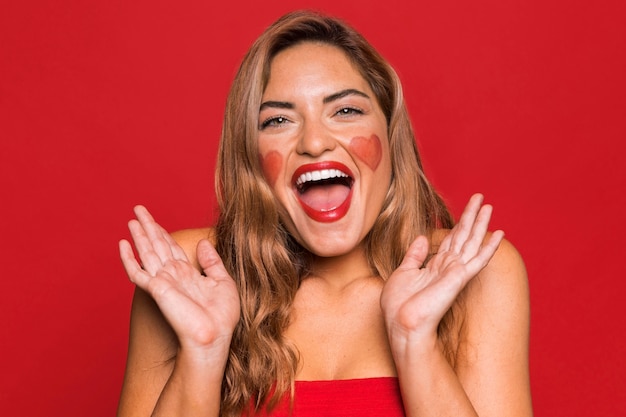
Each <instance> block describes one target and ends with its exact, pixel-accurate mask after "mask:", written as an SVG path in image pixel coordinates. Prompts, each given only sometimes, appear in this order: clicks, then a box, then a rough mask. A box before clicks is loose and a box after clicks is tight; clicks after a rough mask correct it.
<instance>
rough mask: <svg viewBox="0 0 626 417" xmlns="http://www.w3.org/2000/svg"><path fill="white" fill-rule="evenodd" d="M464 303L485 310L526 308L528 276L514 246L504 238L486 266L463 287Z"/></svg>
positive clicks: (487, 311) (488, 311)
mask: <svg viewBox="0 0 626 417" xmlns="http://www.w3.org/2000/svg"><path fill="white" fill-rule="evenodd" d="M467 291H468V300H467V301H468V305H469V307H471V308H473V309H479V310H481V311H484V312H485V313H494V314H495V313H497V312H501V311H503V310H505V311H506V310H510V309H515V308H517V309H520V310H524V313H525V312H526V310H527V309H528V307H527V305H528V277H527V274H526V267H525V265H524V261H523V260H522V257H521V255H520V254H519V252H518V251H517V249H516V248H515V247H514V246H513V245H512V244H511V242H509V241H508V240H506V239H504V240H502V242H501V243H500V247H499V248H498V250H497V251H496V253H495V255H494V256H493V258H491V260H490V261H489V263H488V264H487V266H486V267H485V268H484V269H483V270H482V271H481V272H480V273H479V274H478V276H477V277H476V278H475V279H474V280H472V281H471V282H470V284H469V285H468V288H467Z"/></svg>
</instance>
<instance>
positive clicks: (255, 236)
mask: <svg viewBox="0 0 626 417" xmlns="http://www.w3.org/2000/svg"><path fill="white" fill-rule="evenodd" d="M302 42H318V43H324V44H328V45H332V46H335V47H337V48H339V49H341V50H342V51H344V53H345V54H346V56H347V57H348V59H350V61H351V62H352V63H353V65H354V66H355V68H357V69H358V70H359V71H360V73H361V75H362V76H363V78H364V79H365V80H367V81H368V82H369V85H370V87H371V88H372V91H373V92H374V94H375V96H376V99H377V101H378V104H379V105H380V107H381V108H382V111H383V113H384V114H385V116H386V119H387V124H388V137H389V142H390V155H391V162H392V178H391V184H390V187H389V191H388V193H387V195H386V197H385V201H384V204H383V208H382V210H381V213H380V215H379V216H378V219H377V220H376V222H375V224H374V226H373V228H372V230H371V231H370V232H369V233H368V235H367V236H366V238H365V247H366V254H367V257H368V260H369V264H370V267H371V269H372V272H373V273H374V274H377V275H379V276H380V277H381V278H382V279H386V278H387V277H389V275H390V274H391V273H392V272H393V271H394V270H395V269H396V268H397V266H398V265H399V264H400V262H401V261H402V258H403V256H404V254H405V252H406V250H407V248H408V246H409V244H410V243H411V242H412V241H413V239H415V237H416V236H418V235H420V234H425V235H427V236H430V235H431V234H432V232H433V231H434V230H435V229H437V228H451V227H452V226H453V219H452V216H451V215H450V213H449V211H448V209H447V208H446V206H445V204H444V202H443V200H442V199H441V197H440V196H439V195H438V194H437V193H436V192H435V190H434V189H433V187H432V186H431V185H430V183H429V182H428V180H427V179H426V177H425V175H424V170H423V168H422V163H421V160H420V157H419V154H418V151H417V146H416V143H415V137H414V133H413V128H412V126H411V123H410V120H409V116H408V113H407V110H406V107H405V104H404V99H403V95H402V87H401V84H400V81H399V79H398V76H397V74H396V73H395V71H394V70H393V68H392V67H391V66H390V65H389V64H388V63H387V62H386V61H385V60H384V59H383V58H382V56H381V55H380V54H379V53H378V52H377V51H376V50H375V49H374V48H373V47H372V46H371V45H370V44H369V43H368V42H367V41H366V40H365V39H364V38H363V37H362V36H361V35H360V34H359V33H357V32H356V31H355V30H354V29H352V28H351V27H350V26H348V25H347V24H345V23H344V22H342V21H340V20H338V19H335V18H331V17H327V16H324V15H321V14H318V13H315V12H310V11H298V12H292V13H289V14H287V15H285V16H283V17H282V18H280V19H279V20H277V21H276V22H275V23H274V24H272V25H271V26H270V27H269V28H267V29H266V30H265V32H264V33H263V34H262V35H261V36H260V37H259V38H258V39H257V40H256V41H255V42H254V44H253V45H252V47H251V48H250V50H249V51H248V53H247V54H246V56H245V57H244V59H243V61H242V63H241V66H240V68H239V70H238V72H237V75H236V77H235V80H234V82H233V85H232V87H231V90H230V94H229V96H228V101H227V105H226V111H225V115H224V124H223V129H222V137H221V141H220V146H219V153H218V164H217V169H216V193H217V197H218V203H219V209H220V214H219V218H218V222H217V225H216V247H217V250H218V252H219V254H220V256H221V257H222V260H223V262H224V265H225V266H226V269H227V270H228V271H229V273H230V274H231V275H232V277H233V278H234V279H235V281H236V282H237V285H238V288H239V293H240V296H241V319H240V322H239V323H238V325H237V327H236V329H235V332H234V334H233V339H232V344H231V350H230V355H229V358H228V363H227V366H226V371H225V376H224V380H223V386H222V404H221V407H222V408H221V414H222V415H223V416H235V415H240V414H241V413H242V411H244V410H246V409H248V410H251V409H254V410H256V409H258V408H260V407H262V406H263V405H264V404H267V406H268V408H269V409H272V408H274V407H275V406H276V405H277V404H278V402H279V401H280V399H281V398H282V397H283V396H284V394H285V393H287V392H291V394H292V398H293V387H294V379H295V373H296V368H297V364H298V353H297V350H296V348H295V347H294V346H292V345H290V343H289V342H288V341H287V340H286V339H285V338H284V336H283V333H284V330H285V329H286V327H287V326H288V324H289V319H290V309H291V306H292V303H293V300H294V297H295V294H296V291H297V290H298V288H299V286H300V282H301V279H302V277H304V276H305V275H306V274H307V270H308V265H309V262H310V254H309V253H308V252H307V251H306V250H305V249H304V248H302V247H301V246H300V245H299V244H298V243H297V242H296V241H295V240H294V239H293V238H292V237H291V236H290V234H289V233H288V232H287V230H286V228H285V227H284V225H283V223H282V222H281V219H280V217H279V209H278V207H277V204H276V202H275V199H274V197H273V194H272V191H271V189H270V187H269V186H268V184H267V183H266V182H265V180H264V179H263V178H264V177H263V174H262V169H261V166H260V162H259V157H258V149H257V135H258V114H259V108H260V104H261V97H262V95H263V91H264V89H265V87H266V85H267V82H268V79H269V72H270V64H271V62H272V58H273V57H274V56H276V54H278V53H279V52H280V51H282V50H284V49H286V48H289V47H291V46H294V45H297V44H299V43H302ZM453 320H454V318H453V316H452V312H449V314H447V315H446V316H445V317H444V319H443V320H442V323H441V325H440V338H441V339H442V341H443V345H444V347H446V348H447V351H446V352H447V355H448V358H449V360H451V361H453V354H452V353H451V352H452V347H451V345H452V341H451V337H450V334H449V333H450V332H449V328H450V325H451V321H453Z"/></svg>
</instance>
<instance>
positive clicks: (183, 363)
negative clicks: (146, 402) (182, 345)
mask: <svg viewBox="0 0 626 417" xmlns="http://www.w3.org/2000/svg"><path fill="white" fill-rule="evenodd" d="M227 355H228V352H227V351H226V353H225V354H213V353H212V352H211V353H207V354H204V355H198V354H196V353H193V354H192V353H190V352H185V351H184V350H182V349H181V351H180V352H179V354H178V356H177V357H176V363H175V365H174V369H173V371H172V374H171V375H170V378H169V379H168V381H167V383H166V384H165V387H164V388H163V391H162V392H161V395H160V396H159V399H158V402H157V404H156V407H155V409H154V412H153V413H152V415H153V416H154V417H157V416H168V417H169V416H185V417H193V416H203V417H207V416H218V415H219V411H220V401H221V387H222V379H223V376H224V368H225V364H226V358H227Z"/></svg>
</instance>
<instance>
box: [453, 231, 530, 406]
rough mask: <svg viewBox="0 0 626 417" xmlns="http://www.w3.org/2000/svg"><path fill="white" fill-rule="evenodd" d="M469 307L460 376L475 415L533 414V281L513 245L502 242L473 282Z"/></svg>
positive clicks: (461, 341) (468, 290)
mask: <svg viewBox="0 0 626 417" xmlns="http://www.w3.org/2000/svg"><path fill="white" fill-rule="evenodd" d="M464 307H465V314H464V316H465V317H464V321H463V324H462V329H461V332H460V334H459V336H460V339H459V349H458V351H457V369H456V371H457V374H458V376H459V379H460V380H461V383H462V384H463V386H464V388H465V390H466V392H467V394H468V396H469V397H470V398H471V400H472V403H473V404H474V406H475V408H476V410H477V411H478V410H482V411H484V415H504V414H506V412H505V411H506V410H516V414H515V415H520V416H528V415H532V409H531V400H530V382H529V370H528V341H529V327H530V311H529V310H530V307H529V291H528V279H527V274H526V268H525V266H524V262H523V260H522V257H521V256H520V254H519V252H518V251H517V250H516V248H515V247H514V246H513V245H512V244H511V243H510V242H509V241H507V240H503V241H502V242H501V244H500V247H499V248H498V250H497V251H496V253H495V255H494V256H493V258H492V259H491V260H490V262H489V264H488V265H487V266H486V267H485V268H484V269H483V270H482V271H481V272H480V273H479V274H478V276H476V277H475V278H474V279H473V280H472V281H470V283H469V284H468V286H467V288H466V289H465V295H464ZM505 387H509V388H510V387H515V389H509V388H505ZM479 414H480V415H483V414H481V413H480V412H479Z"/></svg>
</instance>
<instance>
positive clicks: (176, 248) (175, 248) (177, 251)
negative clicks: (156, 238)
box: [157, 224, 189, 262]
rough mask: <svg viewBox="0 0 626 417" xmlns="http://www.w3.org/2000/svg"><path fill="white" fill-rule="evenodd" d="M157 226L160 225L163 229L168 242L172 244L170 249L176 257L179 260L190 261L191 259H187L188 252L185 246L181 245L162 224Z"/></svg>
mask: <svg viewBox="0 0 626 417" xmlns="http://www.w3.org/2000/svg"><path fill="white" fill-rule="evenodd" d="M157 226H159V228H160V229H161V233H162V235H163V238H164V239H165V241H166V242H167V244H168V245H170V250H171V251H172V255H173V256H174V259H177V260H179V261H187V262H188V261H189V259H187V254H186V253H185V251H184V250H183V248H181V247H180V245H179V244H178V242H176V241H175V240H174V238H173V237H172V235H170V234H169V233H167V231H166V230H165V229H164V228H163V227H162V226H160V225H158V224H157Z"/></svg>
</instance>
